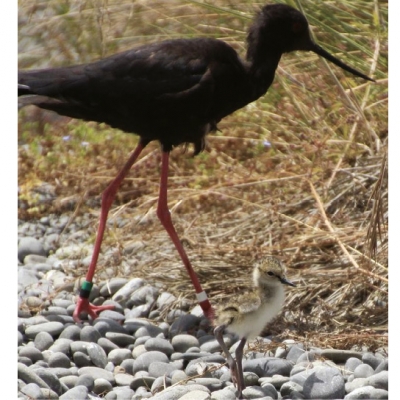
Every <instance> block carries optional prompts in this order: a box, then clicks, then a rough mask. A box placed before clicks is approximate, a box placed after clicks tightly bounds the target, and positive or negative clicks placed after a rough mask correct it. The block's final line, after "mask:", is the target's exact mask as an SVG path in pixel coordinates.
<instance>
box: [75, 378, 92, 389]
mask: <svg viewBox="0 0 400 400" xmlns="http://www.w3.org/2000/svg"><path fill="white" fill-rule="evenodd" d="M76 385H77V386H79V385H82V386H86V387H87V389H88V391H89V392H91V391H92V389H93V387H94V379H93V377H92V376H91V375H89V374H83V375H80V376H79V377H78V380H77V381H76Z"/></svg>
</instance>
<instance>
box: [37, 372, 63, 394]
mask: <svg viewBox="0 0 400 400" xmlns="http://www.w3.org/2000/svg"><path fill="white" fill-rule="evenodd" d="M35 372H36V374H37V376H39V377H40V378H41V379H43V380H44V381H45V382H46V383H47V385H48V386H49V388H50V389H51V390H53V391H54V392H56V393H57V394H58V395H61V394H62V393H63V391H64V386H63V385H62V384H61V382H60V379H59V378H58V376H56V375H55V374H54V373H53V372H51V371H50V370H49V369H48V368H38V369H37V370H36V371H35Z"/></svg>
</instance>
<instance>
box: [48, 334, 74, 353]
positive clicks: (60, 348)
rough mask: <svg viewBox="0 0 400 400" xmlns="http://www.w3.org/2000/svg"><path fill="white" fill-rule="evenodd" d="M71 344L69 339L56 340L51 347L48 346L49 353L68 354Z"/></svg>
mask: <svg viewBox="0 0 400 400" xmlns="http://www.w3.org/2000/svg"><path fill="white" fill-rule="evenodd" d="M71 343H73V341H72V340H71V339H64V338H58V339H57V340H56V341H55V342H54V343H53V345H52V346H50V348H49V351H51V352H52V353H57V352H60V353H64V354H69V352H70V351H71ZM43 353H44V352H43Z"/></svg>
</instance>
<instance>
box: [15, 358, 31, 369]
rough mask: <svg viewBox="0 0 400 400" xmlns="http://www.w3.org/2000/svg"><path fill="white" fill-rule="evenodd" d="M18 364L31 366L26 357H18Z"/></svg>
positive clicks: (29, 360)
mask: <svg viewBox="0 0 400 400" xmlns="http://www.w3.org/2000/svg"><path fill="white" fill-rule="evenodd" d="M18 362H19V363H21V364H24V365H26V366H27V367H29V366H30V365H32V364H33V363H32V360H31V359H30V358H28V357H18Z"/></svg>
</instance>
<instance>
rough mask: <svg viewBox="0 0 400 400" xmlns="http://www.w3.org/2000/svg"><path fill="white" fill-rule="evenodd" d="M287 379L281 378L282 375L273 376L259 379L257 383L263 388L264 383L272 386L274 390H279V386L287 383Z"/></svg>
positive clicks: (285, 377)
mask: <svg viewBox="0 0 400 400" xmlns="http://www.w3.org/2000/svg"><path fill="white" fill-rule="evenodd" d="M289 379H290V378H289V377H287V376H282V375H273V376H271V377H270V376H268V377H265V378H259V380H258V383H259V384H260V385H261V386H263V385H264V384H266V383H270V384H271V385H274V386H275V388H276V389H278V390H279V389H280V388H281V386H282V385H283V384H284V383H286V382H289Z"/></svg>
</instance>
